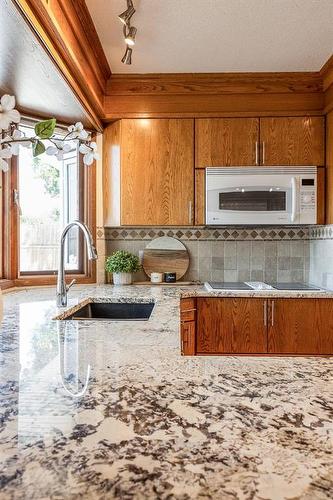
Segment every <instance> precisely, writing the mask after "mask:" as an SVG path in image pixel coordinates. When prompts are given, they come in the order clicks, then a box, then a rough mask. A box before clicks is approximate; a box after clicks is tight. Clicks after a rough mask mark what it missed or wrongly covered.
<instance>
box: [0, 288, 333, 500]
mask: <svg viewBox="0 0 333 500" xmlns="http://www.w3.org/2000/svg"><path fill="white" fill-rule="evenodd" d="M201 293H207V292H204V289H203V288H202V287H191V288H186V287H184V288H182V287H170V286H168V287H163V286H162V287H160V286H158V287H157V286H153V287H149V286H128V287H119V288H116V287H112V286H90V285H89V286H76V287H73V289H71V293H70V297H69V299H70V300H69V308H73V307H75V306H76V305H77V304H79V303H81V302H82V301H84V300H85V299H87V298H94V297H95V298H98V299H106V300H107V299H108V300H124V299H126V300H127V301H130V300H133V301H136V300H139V301H142V300H143V299H145V300H147V301H152V300H153V301H155V307H154V310H153V313H152V315H151V317H150V319H149V320H148V321H142V322H127V321H125V322H124V321H122V322H104V321H96V322H95V321H91V320H90V321H54V320H53V319H52V318H53V317H55V316H56V315H57V313H58V312H59V311H57V309H56V307H55V298H54V289H53V288H36V289H30V290H21V291H16V292H14V293H11V294H7V295H5V296H4V305H5V317H4V320H3V323H2V326H1V328H0V383H1V393H0V412H1V427H0V468H1V474H0V498H15V499H16V498H22V499H23V498H76V497H78V496H83V497H84V498H89V499H90V498H92V499H95V498H115V497H118V498H182V499H186V498H198V497H200V498H244V499H245V498H276V495H275V492H276V491H278V492H279V495H280V497H279V498H291V497H292V498H311V499H316V498H318V499H323V498H331V496H330V495H331V492H332V491H333V476H332V473H331V472H332V468H333V458H332V454H331V450H332V445H333V423H332V408H333V383H332V368H333V362H332V360H331V359H327V358H265V359H263V358H246V357H242V358H236V357H223V358H219V357H195V358H194V357H193V358H192V357H190V358H189V357H181V356H180V348H179V298H180V294H184V295H187V294H201ZM243 293H246V292H243ZM249 293H253V292H249ZM260 293H261V292H260ZM277 293H278V294H279V296H281V292H277ZM314 293H315V292H314ZM256 295H257V294H256ZM218 296H221V294H218ZM223 296H225V295H223ZM237 296H238V294H237ZM292 296H295V293H293V295H292ZM306 296H309V295H308V294H306ZM332 296H333V295H332ZM274 495H275V496H274Z"/></svg>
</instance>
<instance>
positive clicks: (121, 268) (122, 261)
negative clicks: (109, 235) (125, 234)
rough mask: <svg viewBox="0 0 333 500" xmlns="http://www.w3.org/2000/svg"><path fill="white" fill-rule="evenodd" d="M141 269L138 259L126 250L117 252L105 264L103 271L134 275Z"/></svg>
mask: <svg viewBox="0 0 333 500" xmlns="http://www.w3.org/2000/svg"><path fill="white" fill-rule="evenodd" d="M140 269H141V266H140V261H139V257H138V256H137V255H133V254H132V253H130V252H127V251H126V250H118V251H117V252H115V253H113V254H112V255H110V256H109V257H107V259H106V262H105V270H106V271H107V272H108V273H135V272H137V271H139V270H140Z"/></svg>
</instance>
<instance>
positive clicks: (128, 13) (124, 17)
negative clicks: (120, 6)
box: [118, 0, 135, 25]
mask: <svg viewBox="0 0 333 500" xmlns="http://www.w3.org/2000/svg"><path fill="white" fill-rule="evenodd" d="M134 13H135V8H134V6H133V3H132V1H131V0H128V1H127V9H126V10H125V11H124V12H122V13H121V14H119V16H118V19H119V20H120V21H121V22H122V23H123V24H125V25H126V24H128V23H129V22H130V20H131V17H132V16H133V14H134Z"/></svg>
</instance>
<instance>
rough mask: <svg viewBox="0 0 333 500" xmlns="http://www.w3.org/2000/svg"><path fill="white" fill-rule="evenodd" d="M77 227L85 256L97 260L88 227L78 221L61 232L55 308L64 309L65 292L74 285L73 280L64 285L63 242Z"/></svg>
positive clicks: (65, 302) (65, 301) (65, 304)
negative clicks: (85, 247) (83, 243)
mask: <svg viewBox="0 0 333 500" xmlns="http://www.w3.org/2000/svg"><path fill="white" fill-rule="evenodd" d="M75 226H76V227H78V228H79V229H81V231H82V232H83V235H84V239H85V242H86V245H87V256H88V259H89V260H96V259H97V251H96V248H95V245H94V242H93V238H92V235H91V232H90V231H89V228H88V226H86V224H84V223H83V222H80V221H77V220H75V221H73V222H71V223H70V224H68V225H67V226H66V227H65V229H64V230H63V232H62V234H61V238H60V254H59V268H58V280H57V307H66V306H67V292H68V290H69V289H70V287H71V286H72V285H73V284H74V282H75V281H74V280H73V281H72V282H71V283H70V285H69V286H67V285H66V279H65V241H66V236H67V233H68V232H69V230H70V229H71V228H72V227H75Z"/></svg>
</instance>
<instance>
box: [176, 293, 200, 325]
mask: <svg viewBox="0 0 333 500" xmlns="http://www.w3.org/2000/svg"><path fill="white" fill-rule="evenodd" d="M196 311H197V301H196V299H195V298H188V299H181V301H180V321H194V320H195V319H196Z"/></svg>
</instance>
